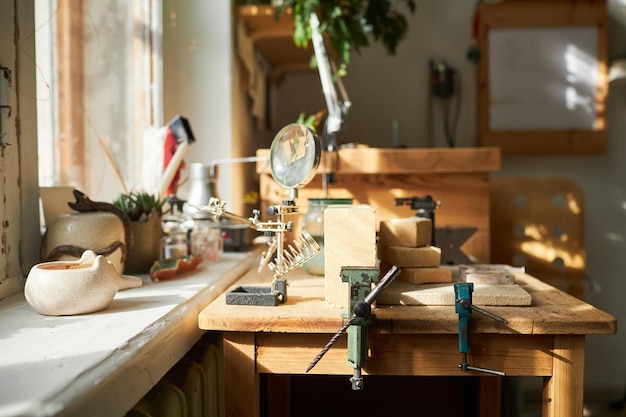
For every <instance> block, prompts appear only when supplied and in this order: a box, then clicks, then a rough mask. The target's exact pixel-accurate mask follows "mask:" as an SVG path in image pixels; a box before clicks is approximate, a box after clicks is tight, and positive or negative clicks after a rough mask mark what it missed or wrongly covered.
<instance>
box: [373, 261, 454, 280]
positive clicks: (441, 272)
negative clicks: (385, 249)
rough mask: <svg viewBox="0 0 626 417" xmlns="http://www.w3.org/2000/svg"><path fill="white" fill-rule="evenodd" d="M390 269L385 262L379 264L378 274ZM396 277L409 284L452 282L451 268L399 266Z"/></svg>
mask: <svg viewBox="0 0 626 417" xmlns="http://www.w3.org/2000/svg"><path fill="white" fill-rule="evenodd" d="M389 269H391V265H390V264H388V263H386V262H381V264H380V275H381V276H383V275H384V274H386V273H387V271H389ZM396 279H399V280H401V281H404V282H409V283H411V284H434V283H443V282H452V269H450V268H440V267H439V268H401V271H400V275H398V277H397V278H396Z"/></svg>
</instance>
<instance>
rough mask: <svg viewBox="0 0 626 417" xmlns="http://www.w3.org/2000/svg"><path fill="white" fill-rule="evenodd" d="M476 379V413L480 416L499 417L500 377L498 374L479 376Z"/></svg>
mask: <svg viewBox="0 0 626 417" xmlns="http://www.w3.org/2000/svg"><path fill="white" fill-rule="evenodd" d="M478 381H479V388H478V390H479V391H478V395H479V397H478V407H479V411H478V415H479V416H481V417H500V398H501V393H502V378H500V377H499V376H481V377H479V378H478Z"/></svg>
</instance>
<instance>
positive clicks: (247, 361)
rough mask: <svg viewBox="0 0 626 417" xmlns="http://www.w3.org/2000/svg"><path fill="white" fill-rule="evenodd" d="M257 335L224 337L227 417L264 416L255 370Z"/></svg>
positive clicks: (228, 334) (257, 376)
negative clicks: (255, 336)
mask: <svg viewBox="0 0 626 417" xmlns="http://www.w3.org/2000/svg"><path fill="white" fill-rule="evenodd" d="M254 350H255V342H254V333H225V334H224V387H225V393H226V398H225V404H226V415H227V416H233V417H241V416H250V417H255V416H256V417H258V416H260V415H261V397H260V395H261V394H260V388H261V383H260V378H259V374H257V373H256V371H255V363H254Z"/></svg>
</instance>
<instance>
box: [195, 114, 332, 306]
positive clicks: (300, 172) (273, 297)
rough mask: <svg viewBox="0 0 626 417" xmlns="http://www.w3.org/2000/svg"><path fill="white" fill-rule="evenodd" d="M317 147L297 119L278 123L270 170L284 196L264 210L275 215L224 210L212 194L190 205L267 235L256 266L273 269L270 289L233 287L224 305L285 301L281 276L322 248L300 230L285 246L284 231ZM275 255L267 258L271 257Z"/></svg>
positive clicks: (316, 160) (288, 228) (312, 172)
mask: <svg viewBox="0 0 626 417" xmlns="http://www.w3.org/2000/svg"><path fill="white" fill-rule="evenodd" d="M320 155H321V149H320V144H319V140H318V139H317V136H315V133H314V132H313V131H312V130H311V129H309V128H308V127H306V126H304V125H301V124H289V125H287V126H285V127H284V128H282V129H281V130H280V131H279V132H278V133H277V134H276V137H275V138H274V140H273V141H272V146H271V149H270V169H271V172H272V177H273V178H274V180H275V181H276V182H277V183H278V184H280V185H282V186H283V187H284V188H285V189H286V190H287V191H288V192H289V197H288V198H287V199H285V200H283V201H282V204H279V205H274V206H270V207H269V208H268V213H269V214H270V215H271V216H276V220H275V221H272V220H269V221H261V220H260V215H261V211H260V210H253V211H252V217H249V218H245V217H243V216H240V215H238V214H234V213H231V212H229V211H227V210H226V209H225V207H226V202H223V201H220V200H219V199H218V198H215V197H212V198H210V199H209V203H208V204H207V205H205V206H194V205H191V204H189V205H190V207H192V208H194V209H197V210H201V211H204V212H208V213H209V214H211V215H213V216H214V217H215V218H216V219H220V218H221V217H226V218H228V219H231V220H235V221H237V222H240V223H244V224H247V225H248V226H249V227H251V228H253V229H255V230H257V231H258V232H263V233H265V234H266V235H268V236H271V240H270V242H269V244H268V248H267V250H266V251H265V252H264V253H263V254H262V255H261V260H260V262H259V271H260V270H261V269H262V268H263V267H264V266H265V265H267V266H268V268H269V269H270V271H272V273H273V274H274V279H273V281H272V284H271V286H270V288H267V287H238V288H236V289H235V290H233V291H230V292H229V293H227V294H226V303H227V304H243V305H264V306H266V305H277V304H280V303H284V302H285V301H286V300H287V283H286V281H284V280H282V279H281V278H282V276H283V275H285V274H286V273H288V272H290V271H292V270H293V269H295V268H297V267H298V266H300V265H302V264H304V263H305V262H306V261H308V260H309V259H311V258H312V257H313V256H315V255H316V254H318V253H319V252H320V250H321V248H320V246H319V244H318V243H317V242H316V241H315V239H313V238H312V237H311V235H310V234H309V233H307V232H306V231H305V230H303V231H302V234H301V236H300V238H299V240H298V239H297V240H295V241H294V242H293V244H290V245H288V246H287V247H286V248H285V236H284V234H285V232H287V231H291V230H292V228H293V223H292V222H291V221H288V220H287V217H288V216H290V215H294V214H297V213H298V206H297V205H296V198H297V194H298V188H301V187H304V186H305V185H306V184H308V183H309V182H310V181H311V180H312V179H313V177H314V176H315V173H316V172H317V167H318V166H319V162H320ZM274 254H275V255H276V256H275V257H274V259H273V260H272V257H273V256H274Z"/></svg>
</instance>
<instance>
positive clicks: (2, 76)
mask: <svg viewBox="0 0 626 417" xmlns="http://www.w3.org/2000/svg"><path fill="white" fill-rule="evenodd" d="M10 116H11V70H10V69H8V68H6V67H0V146H6V145H8V144H9V117H10Z"/></svg>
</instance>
